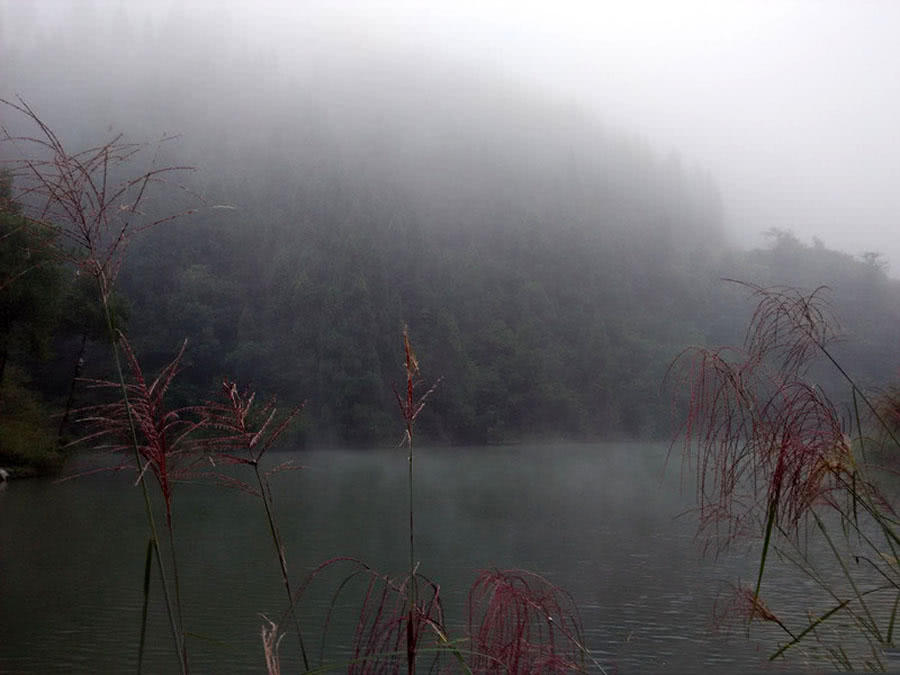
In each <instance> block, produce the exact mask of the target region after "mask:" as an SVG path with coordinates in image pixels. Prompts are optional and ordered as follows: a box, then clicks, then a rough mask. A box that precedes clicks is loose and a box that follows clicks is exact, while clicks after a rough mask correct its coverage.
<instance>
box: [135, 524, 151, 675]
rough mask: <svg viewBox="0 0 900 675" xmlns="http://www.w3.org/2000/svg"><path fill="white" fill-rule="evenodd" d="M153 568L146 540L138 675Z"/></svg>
mask: <svg viewBox="0 0 900 675" xmlns="http://www.w3.org/2000/svg"><path fill="white" fill-rule="evenodd" d="M152 566H153V539H152V538H151V539H148V540H147V556H146V558H145V559H144V606H143V608H142V610H141V642H140V644H139V646H138V666H137V671H138V675H140V673H141V667H142V666H143V665H144V645H145V644H146V638H147V608H148V606H149V604H150V568H151V567H152Z"/></svg>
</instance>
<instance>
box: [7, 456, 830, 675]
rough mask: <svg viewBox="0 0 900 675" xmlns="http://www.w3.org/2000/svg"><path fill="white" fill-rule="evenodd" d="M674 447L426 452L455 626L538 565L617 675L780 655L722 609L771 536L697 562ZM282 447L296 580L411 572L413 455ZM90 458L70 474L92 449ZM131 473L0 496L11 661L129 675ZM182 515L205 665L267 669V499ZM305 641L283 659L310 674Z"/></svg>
mask: <svg viewBox="0 0 900 675" xmlns="http://www.w3.org/2000/svg"><path fill="white" fill-rule="evenodd" d="M666 452H667V446H665V445H659V444H639V443H618V444H615V443H605V444H584V445H564V444H547V445H523V446H514V447H490V448H421V449H418V450H417V455H416V482H415V501H416V534H417V540H416V546H417V555H416V557H417V559H418V560H419V561H420V572H422V573H423V574H425V575H427V576H428V577H430V578H431V579H433V580H435V581H437V582H438V583H439V584H440V585H441V593H442V596H443V598H444V606H445V614H446V618H447V625H448V627H449V628H450V630H451V632H453V633H454V634H455V635H460V634H461V629H462V628H463V626H464V625H465V621H466V618H465V606H466V597H467V592H468V588H469V587H470V586H471V584H472V582H473V581H474V580H475V578H476V575H477V573H478V571H479V570H483V569H489V568H494V567H496V568H501V569H502V568H524V569H528V570H531V571H534V572H537V573H539V574H541V575H543V576H545V577H546V578H547V579H549V580H550V581H552V582H553V583H555V584H557V585H558V586H561V587H563V588H565V589H566V590H568V591H569V592H570V593H571V594H572V596H573V597H574V599H575V601H576V603H577V605H578V608H579V610H580V613H581V618H582V621H583V624H584V628H585V639H586V642H587V646H588V647H589V648H590V649H591V650H592V651H593V653H594V655H595V657H596V659H597V660H598V661H599V663H601V664H602V666H603V668H604V669H606V671H607V672H610V673H612V672H640V671H659V670H662V669H673V668H674V669H678V670H682V669H684V668H685V667H689V666H694V667H697V666H701V665H705V666H707V667H711V668H714V669H715V670H716V672H736V671H756V670H759V669H760V668H764V667H768V666H769V664H768V662H767V661H766V656H767V655H768V654H769V653H771V651H772V648H773V646H774V645H775V642H774V640H775V639H777V637H778V636H777V633H769V632H766V631H767V628H766V626H760V628H759V630H757V631H756V634H757V635H756V636H757V637H758V639H759V640H761V641H762V642H763V644H762V645H761V646H759V644H758V643H757V642H756V641H754V640H752V639H751V640H748V639H747V638H746V636H745V632H744V630H743V629H742V628H740V627H738V628H735V625H734V624H735V623H736V622H735V621H727V620H726V621H725V624H728V625H731V629H730V630H728V629H727V626H724V625H723V624H722V622H721V620H720V619H717V618H716V614H715V612H714V608H715V607H716V605H717V603H718V606H720V607H721V606H722V605H723V603H725V602H726V601H727V600H728V597H729V593H730V589H731V588H732V584H733V583H735V582H737V581H738V580H743V581H744V582H745V583H748V582H750V581H752V580H753V579H755V577H754V571H755V566H756V564H757V563H758V552H757V551H758V549H757V548H753V549H750V551H747V550H746V549H744V550H743V551H737V552H734V553H731V554H729V555H728V556H721V557H720V558H719V559H718V560H712V559H707V558H704V557H703V556H702V551H701V548H702V547H701V543H700V542H699V541H698V540H697V539H696V537H695V533H696V519H695V517H694V516H693V515H692V514H687V515H681V516H680V517H678V516H679V514H684V512H685V511H686V510H687V509H689V508H690V507H691V506H692V503H693V483H692V481H691V480H690V477H685V480H684V481H682V476H681V472H680V460H679V459H678V458H674V459H673V460H672V462H671V463H670V465H669V467H668V469H667V470H665V463H666ZM287 458H291V459H293V460H295V461H296V463H298V464H300V465H302V467H303V468H302V470H298V471H289V472H284V473H280V474H278V475H277V476H275V477H274V478H273V491H274V496H275V500H276V508H277V514H278V519H279V524H280V529H281V531H282V534H283V536H284V538H285V542H286V552H287V559H288V563H289V566H290V568H291V570H292V573H293V576H294V578H296V579H298V580H299V579H300V578H302V577H303V576H304V575H305V574H306V573H308V572H309V571H310V570H311V569H313V568H314V567H315V566H316V565H318V564H319V563H321V562H323V561H325V560H327V559H329V558H332V557H335V556H339V555H346V556H352V557H356V558H359V559H361V560H364V561H366V562H367V563H368V564H369V565H371V566H373V567H375V568H376V569H378V570H380V571H382V572H386V573H390V574H394V575H397V576H400V575H402V574H403V572H404V570H405V569H406V565H407V560H408V548H407V546H408V531H407V518H408V514H407V489H406V482H407V473H406V472H407V463H406V451H405V450H403V449H378V450H368V451H347V450H329V451H326V450H320V451H305V452H302V453H278V455H277V456H273V457H270V458H269V459H270V460H273V461H274V462H278V461H282V460H284V459H287ZM79 462H80V463H81V464H80V465H76V467H75V470H77V469H78V468H79V466H81V467H84V466H89V465H90V464H91V462H96V458H90V457H88V458H86V459H81V460H79ZM132 481H133V476H132V475H130V474H129V475H127V476H126V475H124V474H106V473H103V474H96V475H91V476H84V477H81V478H77V479H74V480H69V481H66V482H62V483H57V482H54V481H51V480H22V481H15V482H11V483H9V484H8V486H7V487H6V489H4V490H3V492H2V493H0V672H3V673H51V672H67V673H69V672H85V673H86V672H125V671H134V669H135V666H136V657H137V643H138V638H139V632H140V631H139V629H140V616H141V605H142V597H143V596H142V583H143V566H144V556H145V551H146V545H147V535H146V525H145V518H144V513H143V503H142V499H141V497H140V493H139V489H138V488H135V487H134V486H133V484H132ZM682 483H683V484H682ZM174 508H175V528H176V538H177V542H178V546H179V565H180V568H181V579H182V588H183V594H184V604H185V611H186V627H187V629H188V630H189V631H190V632H191V634H192V635H191V637H189V638H188V645H189V649H190V656H191V665H192V670H193V671H194V672H198V673H229V672H262V671H264V661H263V655H262V648H261V643H260V639H259V632H260V626H261V625H262V621H263V620H262V618H261V617H260V615H261V614H263V613H264V614H266V615H268V616H271V617H273V618H274V617H278V616H280V614H281V613H282V611H283V610H284V608H285V602H284V589H283V587H282V585H281V581H280V575H279V570H278V564H277V560H276V558H275V555H274V553H273V551H272V547H271V540H270V538H269V536H270V535H269V532H268V529H267V524H266V520H265V517H264V514H263V511H262V507H261V504H260V502H259V501H258V500H257V499H255V498H254V497H252V496H250V495H248V494H245V493H243V492H240V491H238V490H233V489H226V488H224V487H222V486H220V485H215V484H211V483H209V482H207V481H204V480H197V481H194V482H189V483H185V484H179V485H178V486H177V487H176V491H175V507H174ZM341 578H342V577H341V576H340V575H339V574H335V575H333V576H331V577H329V576H328V575H325V576H323V577H322V578H319V579H317V580H316V582H315V584H314V585H313V587H312V588H311V592H310V595H309V597H308V599H307V601H306V602H305V603H304V606H303V608H302V610H301V612H302V617H303V622H304V626H305V631H307V632H308V636H307V638H308V640H307V641H308V642H310V651H311V652H312V653H313V654H318V652H319V640H318V635H319V634H320V627H321V623H322V619H323V618H324V615H325V612H326V609H325V608H326V607H327V605H328V604H329V602H330V600H329V598H330V597H331V594H332V592H333V590H334V589H335V588H336V587H337V585H338V584H339V583H340V581H341ZM779 579H780V577H779ZM151 583H152V591H151V592H152V593H153V594H154V595H153V597H152V601H151V602H152V607H151V619H150V621H151V626H150V638H149V647H148V651H147V656H146V659H147V664H148V667H147V670H146V672H154V673H156V672H174V671H175V670H177V662H176V661H174V660H173V657H172V646H171V637H170V634H169V633H168V628H167V623H166V619H165V613H164V609H163V603H162V600H161V597H160V595H159V591H160V587H159V584H158V577H157V575H156V574H154V576H153V579H152V582H151ZM804 583H808V582H807V581H806V580H803V579H800V580H791V579H788V580H785V581H784V583H783V587H782V588H779V589H778V592H779V594H780V595H782V596H791V595H792V594H794V595H796V596H797V603H798V607H799V606H800V605H801V604H802V603H803V602H804V601H805V597H806V593H807V590H808V589H805V587H804ZM758 623H759V622H758ZM347 625H349V624H347ZM307 626H308V628H307ZM329 635H330V636H331V637H330V639H329V640H328V642H327V643H326V645H325V652H324V653H325V658H336V659H339V658H341V657H342V655H344V654H345V653H346V642H347V628H346V626H344V628H343V633H342V624H341V622H340V620H336V621H335V625H334V627H333V629H332V630H330V632H329ZM292 637H294V636H293V635H292V634H291V633H290V632H289V633H288V636H287V637H286V638H285V641H284V647H283V648H282V656H283V668H284V672H297V671H298V667H297V660H296V649H295V646H294V645H295V641H294V642H291V638H292ZM799 655H800V652H799V650H798V656H799ZM781 663H784V662H781ZM788 665H789V666H790V667H791V668H792V669H797V668H802V667H806V666H807V665H809V664H808V663H807V660H806V658H803V657H801V658H799V659H796V660H793V661H791V662H789V664H788ZM819 665H821V664H819Z"/></svg>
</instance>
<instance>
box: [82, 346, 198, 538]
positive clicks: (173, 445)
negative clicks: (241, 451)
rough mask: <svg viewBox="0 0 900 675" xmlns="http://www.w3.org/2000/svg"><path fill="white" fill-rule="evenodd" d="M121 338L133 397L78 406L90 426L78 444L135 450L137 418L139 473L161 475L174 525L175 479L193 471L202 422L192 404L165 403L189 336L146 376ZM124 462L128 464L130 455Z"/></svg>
mask: <svg viewBox="0 0 900 675" xmlns="http://www.w3.org/2000/svg"><path fill="white" fill-rule="evenodd" d="M119 341H120V344H121V346H122V351H123V352H124V354H125V358H126V361H127V363H128V367H129V370H130V372H131V377H130V381H128V382H126V384H125V388H126V390H127V392H128V398H127V400H126V399H120V400H118V401H115V402H114V403H105V404H100V405H92V406H87V407H84V408H79V409H78V410H76V411H75V413H76V415H77V418H78V419H77V421H78V422H79V423H81V424H84V425H86V427H87V428H88V430H89V431H88V433H87V434H86V435H84V436H82V437H81V438H79V439H78V440H76V441H74V442H73V444H81V443H88V442H90V443H92V444H94V445H95V446H96V447H102V448H105V449H107V450H111V451H114V452H119V453H126V452H130V451H131V450H132V447H133V437H132V431H131V425H130V422H129V418H130V420H133V422H134V426H135V429H136V430H137V450H138V455H139V457H140V465H139V466H138V467H137V472H138V476H140V477H143V476H144V475H145V474H147V473H150V474H151V475H152V476H153V477H154V478H155V479H156V482H157V484H158V485H159V489H160V494H161V495H162V497H163V503H164V505H165V511H166V523H167V525H170V526H171V521H172V491H173V486H174V483H175V482H176V481H177V480H179V479H181V478H185V477H188V476H190V475H193V471H194V469H195V467H196V466H197V464H198V461H199V458H198V455H197V453H196V449H197V443H198V441H197V440H196V439H195V438H194V437H193V436H192V434H193V432H194V431H196V430H197V429H198V428H199V427H200V426H201V423H200V422H199V421H194V420H191V419H190V418H189V417H188V414H189V412H190V409H189V408H184V409H176V410H169V409H168V408H167V406H166V394H167V393H168V392H169V389H170V387H171V385H172V381H173V380H174V378H175V376H176V375H177V374H178V372H179V371H180V368H181V359H182V357H183V356H184V350H185V348H186V346H187V340H185V341H184V342H183V343H182V345H181V348H180V349H179V350H178V353H177V354H176V355H175V358H173V359H172V360H171V361H170V362H169V363H168V364H166V365H165V366H164V367H163V368H162V369H161V370H160V372H159V374H158V375H157V376H156V377H155V378H154V379H153V380H148V379H147V378H146V377H145V375H144V372H143V369H142V368H141V365H140V363H139V361H138V358H137V356H136V355H135V353H134V351H133V350H132V348H131V345H130V344H129V343H128V340H127V339H126V338H125V336H124V335H122V334H121V333H120V335H119ZM84 381H85V382H87V383H88V385H89V386H91V387H92V388H95V389H107V390H112V391H116V390H119V389H121V385H120V384H119V383H118V382H110V381H106V380H91V379H86V380H84ZM124 464H125V465H127V458H126V460H125V462H124ZM121 466H122V465H120V466H118V467H114V468H116V469H118V468H121Z"/></svg>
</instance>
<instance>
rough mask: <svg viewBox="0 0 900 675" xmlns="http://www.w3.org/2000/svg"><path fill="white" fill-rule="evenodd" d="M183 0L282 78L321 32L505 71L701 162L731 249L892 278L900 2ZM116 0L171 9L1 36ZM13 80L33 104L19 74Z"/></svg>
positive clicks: (896, 257)
mask: <svg viewBox="0 0 900 675" xmlns="http://www.w3.org/2000/svg"><path fill="white" fill-rule="evenodd" d="M181 2H183V4H186V5H192V6H202V7H203V13H205V14H206V15H207V16H214V15H215V13H216V12H217V11H220V10H218V9H217V8H220V7H222V6H224V5H228V7H229V11H230V12H231V13H232V18H231V19H230V21H232V22H236V23H237V25H238V26H240V29H241V32H242V33H243V34H245V35H246V36H247V39H248V41H250V42H252V41H254V40H258V41H259V42H260V43H261V44H265V45H266V46H267V49H268V48H272V47H273V46H274V49H276V50H277V51H279V52H280V53H281V58H280V62H281V63H282V64H285V65H286V66H287V67H290V64H291V63H292V62H293V61H295V60H300V59H302V55H301V53H300V52H301V50H302V42H303V40H306V39H309V37H310V36H311V35H315V34H316V33H321V34H322V35H326V36H327V35H335V34H337V35H341V36H342V38H346V37H348V36H350V37H352V36H358V37H359V38H360V40H365V41H366V42H368V43H373V42H374V43H384V44H389V45H395V46H398V47H400V48H412V49H414V50H418V51H419V52H420V53H433V54H434V55H435V57H436V58H444V57H446V58H449V59H451V60H453V61H456V62H459V63H462V64H465V65H469V66H471V67H472V68H477V69H479V70H491V69H494V70H499V71H501V72H503V73H504V74H505V75H506V76H508V77H510V78H513V79H515V80H517V81H518V82H519V83H521V84H524V85H525V86H528V87H534V88H535V89H536V90H539V91H543V92H546V94H547V96H549V97H553V98H556V99H558V100H561V101H563V102H566V103H574V104H577V105H580V106H582V107H584V108H585V109H587V110H589V111H591V112H593V113H596V114H597V115H599V116H600V118H601V119H602V120H604V121H605V122H607V123H608V124H610V125H612V126H613V127H615V128H617V129H621V130H624V131H626V132H627V133H629V134H635V135H638V136H641V137H643V138H644V139H646V140H647V142H648V143H649V144H650V145H651V146H652V147H654V148H655V149H656V150H658V151H659V152H660V153H661V154H663V155H666V154H668V153H669V152H670V151H672V150H675V151H677V152H678V153H679V154H680V156H681V158H682V161H683V163H684V164H686V165H688V166H690V165H693V164H698V165H700V166H702V167H706V168H709V169H710V170H711V171H712V172H713V174H714V176H715V177H716V179H717V181H718V183H719V185H720V187H721V190H722V196H723V199H724V204H725V211H726V219H727V224H728V226H729V229H730V230H731V231H732V232H733V233H734V234H735V238H736V240H737V241H738V242H739V243H741V244H744V245H753V244H758V243H760V242H761V241H762V240H761V238H760V232H762V231H763V230H766V229H768V228H771V227H779V228H786V229H792V230H794V232H795V233H796V234H797V235H798V236H799V237H800V238H801V239H803V240H805V241H810V240H811V238H812V237H813V236H818V237H819V238H821V239H822V240H823V241H824V243H825V244H826V245H828V246H830V247H833V248H838V249H841V250H844V251H846V252H848V253H852V254H860V253H862V252H864V251H872V250H874V251H879V252H882V253H884V254H885V255H886V256H887V257H888V259H889V261H890V262H891V265H892V266H891V272H892V274H893V275H894V276H900V131H898V124H900V2H895V1H887V0H885V1H883V2H865V1H862V0H852V1H851V0H846V1H844V2H829V1H827V0H818V1H812V0H810V1H807V2H789V1H787V0H776V1H772V2H767V1H765V0H755V1H752V2H729V1H728V0H719V1H713V2H700V1H691V2H688V1H683V0H668V1H659V2H651V1H649V0H647V1H644V2H640V1H637V0H619V1H618V2H604V1H602V0H601V1H595V2H567V1H565V0H557V1H554V2H546V1H545V2H535V1H527V0H518V1H509V2H499V1H497V0H493V1H491V0H487V1H484V0H482V1H475V0H461V1H460V0H457V1H455V2H443V3H442V2H423V1H409V2H374V1H367V2H366V1H362V0H357V1H353V2H350V1H343V2H342V1H341V0H334V1H332V2H324V1H317V2H304V1H303V0H298V1H297V2H284V3H277V2H221V1H220V2H213V1H212V0H203V1H202V2H201V1H200V0H196V1H194V2H192V1H191V0H181ZM107 3H110V4H111V5H112V6H113V7H117V6H122V7H127V8H128V9H127V11H129V12H151V13H153V12H156V13H157V15H159V16H162V15H164V14H166V13H167V12H168V9H169V7H170V6H172V5H173V3H172V1H171V0H159V2H157V3H155V5H153V4H151V3H150V0H145V1H144V2H142V3H136V4H133V3H125V2H121V0H104V2H100V1H99V0H95V1H94V2H91V0H0V22H3V24H2V25H0V38H2V40H12V39H16V38H19V39H21V35H20V29H21V27H22V26H24V25H25V24H23V23H22V21H23V20H22V19H21V15H22V14H23V13H24V14H27V15H29V16H30V19H28V24H29V25H31V24H34V23H47V22H50V23H52V22H54V21H56V22H59V21H61V20H62V19H61V17H64V16H65V15H66V13H67V12H71V11H78V9H79V8H80V7H82V6H85V5H86V4H93V5H94V6H95V7H96V6H98V5H101V6H102V5H104V4H107ZM26 6H29V7H28V8H26ZM135 7H140V8H141V9H135ZM138 23H139V22H138ZM196 30H197V33H198V36H200V35H203V34H207V37H209V35H208V33H209V31H214V30H215V26H213V25H210V26H197V27H196ZM213 37H214V36H213ZM0 56H2V45H0ZM0 72H2V71H0ZM20 75H21V74H20ZM15 86H16V91H17V92H20V93H25V94H27V78H25V77H23V78H22V79H21V81H19V82H17V83H16V85H15ZM0 90H4V91H5V87H3V83H0ZM7 93H8V92H7Z"/></svg>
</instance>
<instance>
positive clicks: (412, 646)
mask: <svg viewBox="0 0 900 675" xmlns="http://www.w3.org/2000/svg"><path fill="white" fill-rule="evenodd" d="M406 435H407V436H406V440H407V441H408V442H409V479H408V486H409V617H407V623H406V661H407V671H408V673H409V675H413V673H415V672H416V634H415V625H414V622H415V619H416V553H415V550H416V548H415V529H414V527H413V440H412V420H408V421H407V423H406Z"/></svg>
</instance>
